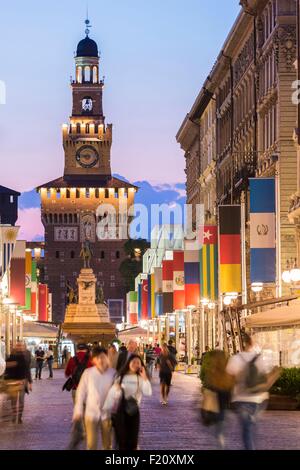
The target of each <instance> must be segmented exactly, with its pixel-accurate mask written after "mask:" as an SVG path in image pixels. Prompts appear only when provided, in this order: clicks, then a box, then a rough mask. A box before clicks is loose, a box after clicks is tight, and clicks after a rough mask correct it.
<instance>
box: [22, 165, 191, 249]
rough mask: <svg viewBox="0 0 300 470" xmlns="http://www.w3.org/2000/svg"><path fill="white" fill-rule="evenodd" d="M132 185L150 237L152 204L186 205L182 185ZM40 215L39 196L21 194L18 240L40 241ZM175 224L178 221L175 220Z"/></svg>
mask: <svg viewBox="0 0 300 470" xmlns="http://www.w3.org/2000/svg"><path fill="white" fill-rule="evenodd" d="M114 176H116V177H117V178H120V179H122V180H124V181H128V180H127V179H126V178H124V177H123V176H121V175H118V174H115V175H114ZM133 184H134V185H136V186H138V187H139V190H138V192H137V194H136V197H135V202H136V203H137V204H143V205H144V206H146V207H147V209H148V224H149V232H148V237H149V236H150V231H151V221H150V214H151V205H152V204H159V205H160V204H167V205H168V206H169V207H170V210H172V209H174V208H175V206H177V205H179V206H181V207H183V205H184V204H185V203H186V193H185V184H184V183H181V182H179V183H173V184H159V183H156V184H154V183H151V182H149V181H146V180H141V181H135V182H134V183H133ZM40 218H41V214H40V197H39V194H38V193H37V192H36V191H35V190H34V189H33V190H32V191H26V192H24V193H22V195H21V196H20V198H19V220H18V224H19V225H21V230H20V233H19V238H22V239H25V240H33V241H34V240H41V239H43V237H44V228H43V225H42V223H41V220H40ZM175 223H178V221H176V220H175Z"/></svg>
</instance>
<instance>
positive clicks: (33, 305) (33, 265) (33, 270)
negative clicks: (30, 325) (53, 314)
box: [31, 260, 38, 315]
mask: <svg viewBox="0 0 300 470" xmlns="http://www.w3.org/2000/svg"><path fill="white" fill-rule="evenodd" d="M37 291H38V286H37V266H36V261H35V260H33V261H32V263H31V313H32V314H36V315H37V313H38V310H37Z"/></svg>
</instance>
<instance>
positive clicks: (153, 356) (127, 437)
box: [63, 340, 176, 450]
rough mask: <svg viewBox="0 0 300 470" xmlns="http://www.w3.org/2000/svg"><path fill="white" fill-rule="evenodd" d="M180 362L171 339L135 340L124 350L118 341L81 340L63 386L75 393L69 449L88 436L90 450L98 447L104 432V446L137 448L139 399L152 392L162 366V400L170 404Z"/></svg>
mask: <svg viewBox="0 0 300 470" xmlns="http://www.w3.org/2000/svg"><path fill="white" fill-rule="evenodd" d="M175 365H176V350H175V348H174V346H173V345H172V341H170V342H169V345H167V344H164V345H163V346H162V348H160V346H159V345H158V344H156V345H155V346H152V345H151V344H149V345H148V344H147V345H145V347H144V348H143V350H141V349H139V348H138V345H137V343H136V341H133V340H131V341H129V343H128V345H127V347H126V346H125V344H124V343H123V344H121V346H120V348H119V351H117V348H116V346H115V345H114V344H111V345H109V347H108V349H107V350H106V349H104V348H102V347H99V346H97V345H94V347H93V348H92V350H91V351H89V348H88V346H87V345H86V344H78V345H77V352H76V355H75V356H74V357H72V358H70V360H69V362H68V363H67V365H66V369H65V375H66V378H67V381H66V383H65V384H64V386H63V389H64V390H69V391H71V393H72V398H73V403H74V412H73V427H72V432H71V439H70V444H69V449H74V448H77V446H78V445H79V443H80V442H81V441H82V440H83V439H84V438H85V440H86V447H87V449H88V450H95V449H97V447H98V440H99V434H100V433H101V438H102V448H103V449H105V450H108V449H112V448H117V449H119V450H136V449H137V448H138V436H139V429H140V404H141V401H142V398H143V396H150V395H152V386H151V379H152V375H153V369H154V367H155V368H156V369H159V378H160V382H161V403H162V404H163V405H166V404H167V401H168V395H169V390H170V385H171V380H172V373H173V371H174V368H175Z"/></svg>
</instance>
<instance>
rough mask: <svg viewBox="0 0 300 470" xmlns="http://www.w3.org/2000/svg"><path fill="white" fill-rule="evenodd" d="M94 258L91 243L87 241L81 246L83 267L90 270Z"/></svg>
mask: <svg viewBox="0 0 300 470" xmlns="http://www.w3.org/2000/svg"><path fill="white" fill-rule="evenodd" d="M92 256H93V252H92V250H91V247H90V243H89V241H88V240H85V242H83V243H82V245H81V251H80V258H82V259H83V267H84V268H85V269H86V268H90V262H91V259H92Z"/></svg>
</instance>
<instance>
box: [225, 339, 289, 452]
mask: <svg viewBox="0 0 300 470" xmlns="http://www.w3.org/2000/svg"><path fill="white" fill-rule="evenodd" d="M243 340H244V351H243V352H240V353H238V354H236V355H235V356H233V357H231V358H230V360H229V362H228V366H227V372H228V373H229V374H230V375H232V376H233V377H234V378H235V387H234V390H233V398H232V402H233V403H234V405H235V409H236V410H237V412H238V415H239V419H240V423H241V428H242V438H243V443H244V447H245V449H246V450H255V443H254V427H255V425H256V422H257V419H258V417H259V415H260V413H261V412H262V411H263V410H265V409H266V407H267V403H268V399H269V393H268V390H269V389H270V387H271V386H272V385H273V383H274V382H275V381H276V380H277V378H278V377H279V375H280V369H279V368H274V369H273V370H270V368H269V366H268V365H267V364H266V362H265V361H263V358H262V356H261V355H260V354H258V353H257V351H256V350H255V348H254V344H253V341H252V338H251V337H250V336H249V335H247V334H244V335H243Z"/></svg>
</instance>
